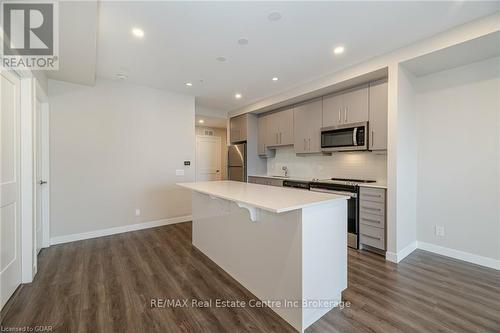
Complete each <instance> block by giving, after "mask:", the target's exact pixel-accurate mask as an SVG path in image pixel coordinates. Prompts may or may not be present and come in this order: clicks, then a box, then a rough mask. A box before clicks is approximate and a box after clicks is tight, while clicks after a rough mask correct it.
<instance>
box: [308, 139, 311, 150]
mask: <svg viewBox="0 0 500 333" xmlns="http://www.w3.org/2000/svg"><path fill="white" fill-rule="evenodd" d="M308 150H309V151H311V138H309V149H308Z"/></svg>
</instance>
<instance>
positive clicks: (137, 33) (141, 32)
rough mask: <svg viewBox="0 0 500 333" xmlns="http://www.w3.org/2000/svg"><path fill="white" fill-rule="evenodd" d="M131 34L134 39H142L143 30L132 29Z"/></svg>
mask: <svg viewBox="0 0 500 333" xmlns="http://www.w3.org/2000/svg"><path fill="white" fill-rule="evenodd" d="M132 34H133V35H134V36H135V37H139V38H142V37H144V30H142V29H139V28H133V29H132Z"/></svg>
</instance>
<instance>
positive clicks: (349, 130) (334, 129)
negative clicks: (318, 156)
mask: <svg viewBox="0 0 500 333" xmlns="http://www.w3.org/2000/svg"><path fill="white" fill-rule="evenodd" d="M367 149H368V123H367V122H361V123H353V124H345V125H339V126H331V127H323V128H322V129H321V150H322V151H324V152H332V151H350V150H367Z"/></svg>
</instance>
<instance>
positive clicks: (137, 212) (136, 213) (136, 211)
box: [135, 208, 141, 216]
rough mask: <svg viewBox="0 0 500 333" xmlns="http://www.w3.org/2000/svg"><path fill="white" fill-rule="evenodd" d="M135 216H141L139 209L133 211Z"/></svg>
mask: <svg viewBox="0 0 500 333" xmlns="http://www.w3.org/2000/svg"><path fill="white" fill-rule="evenodd" d="M135 216H141V210H140V209H139V208H136V209H135Z"/></svg>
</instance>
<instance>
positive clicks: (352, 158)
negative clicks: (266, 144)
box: [267, 147, 387, 182]
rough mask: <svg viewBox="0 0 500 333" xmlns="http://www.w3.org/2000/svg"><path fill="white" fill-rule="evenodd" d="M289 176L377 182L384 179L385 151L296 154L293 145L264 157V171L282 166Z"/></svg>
mask: <svg viewBox="0 0 500 333" xmlns="http://www.w3.org/2000/svg"><path fill="white" fill-rule="evenodd" d="M285 165H286V166H287V167H288V170H289V171H288V173H289V175H290V176H292V177H293V176H295V177H307V178H308V177H311V178H313V177H315V178H320V179H325V178H331V177H338V178H356V179H371V180H376V181H379V182H386V180H387V153H386V152H366V151H364V152H339V153H333V154H332V155H331V156H327V155H296V154H295V152H294V150H293V147H284V148H279V149H277V150H276V156H275V157H273V158H268V159H267V174H268V175H282V174H283V170H281V167H282V166H285Z"/></svg>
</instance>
